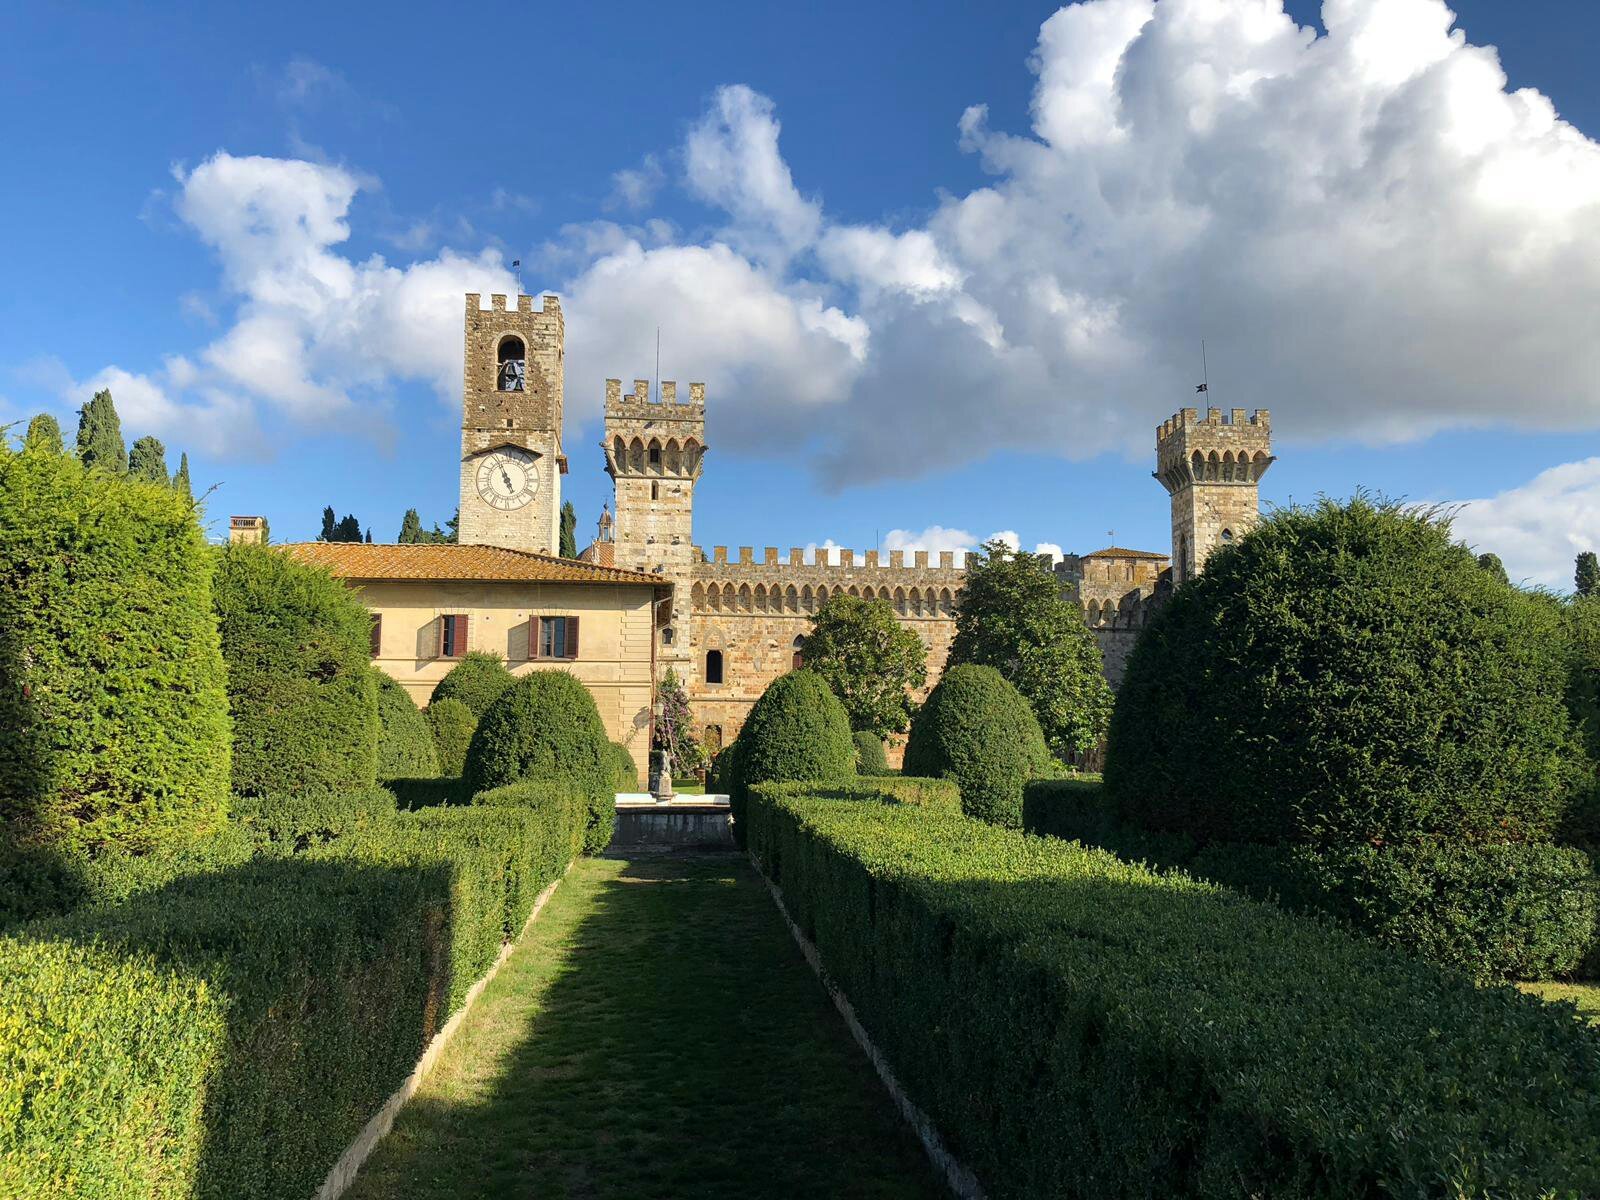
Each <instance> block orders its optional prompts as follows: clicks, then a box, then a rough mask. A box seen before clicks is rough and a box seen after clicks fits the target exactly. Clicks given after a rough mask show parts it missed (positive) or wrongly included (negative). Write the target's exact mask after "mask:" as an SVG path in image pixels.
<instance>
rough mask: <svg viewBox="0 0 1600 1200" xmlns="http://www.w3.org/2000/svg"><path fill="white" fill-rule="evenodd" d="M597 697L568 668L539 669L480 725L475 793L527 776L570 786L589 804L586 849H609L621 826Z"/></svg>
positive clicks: (470, 765)
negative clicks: (616, 824) (616, 827)
mask: <svg viewBox="0 0 1600 1200" xmlns="http://www.w3.org/2000/svg"><path fill="white" fill-rule="evenodd" d="M608 744H609V743H608V740H607V738H606V727H605V725H604V724H603V723H602V722H601V720H600V710H599V709H598V708H596V707H595V703H594V697H593V696H591V695H590V694H589V689H588V688H586V687H584V686H583V684H582V683H580V682H578V680H577V678H576V677H575V676H573V675H569V674H568V673H567V672H565V671H534V672H532V673H531V674H528V675H524V676H522V677H521V678H520V679H517V680H515V681H514V682H513V683H512V684H511V686H510V687H508V688H506V689H504V690H503V691H502V692H501V693H500V696H499V698H498V699H496V700H495V702H494V703H493V704H491V705H490V706H489V709H488V711H487V712H485V713H484V714H483V717H482V718H481V719H480V720H479V721H478V728H477V730H476V731H475V732H474V733H473V735H472V743H471V745H470V746H468V748H467V762H466V770H465V771H464V775H465V777H466V785H467V790H468V791H469V792H470V793H473V794H476V793H478V792H482V791H487V790H489V789H490V788H497V787H504V786H505V785H506V784H510V783H517V782H519V781H521V780H524V779H539V780H558V781H563V782H566V783H570V784H571V785H572V786H573V787H575V788H577V789H578V790H579V791H581V792H582V793H583V795H584V796H585V797H587V798H588V801H589V819H588V826H587V830H586V832H585V835H584V849H585V850H587V851H589V852H591V853H592V852H594V851H596V850H603V849H605V847H606V843H608V842H609V841H610V840H611V830H612V826H613V824H614V822H615V802H614V793H613V791H612V788H611V769H610V762H611V751H610V750H609V749H608Z"/></svg>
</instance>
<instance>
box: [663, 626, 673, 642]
mask: <svg viewBox="0 0 1600 1200" xmlns="http://www.w3.org/2000/svg"><path fill="white" fill-rule="evenodd" d="M661 644H662V645H663V646H670V645H672V626H671V625H666V626H663V627H662V629H661Z"/></svg>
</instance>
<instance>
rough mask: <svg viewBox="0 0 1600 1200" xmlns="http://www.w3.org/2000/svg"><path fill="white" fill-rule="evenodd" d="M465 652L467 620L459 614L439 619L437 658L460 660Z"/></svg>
mask: <svg viewBox="0 0 1600 1200" xmlns="http://www.w3.org/2000/svg"><path fill="white" fill-rule="evenodd" d="M466 652H467V618H466V616H465V615H463V614H461V613H454V614H451V615H450V616H446V617H440V618H439V657H440V658H460V657H462V656H463V655H465V654H466Z"/></svg>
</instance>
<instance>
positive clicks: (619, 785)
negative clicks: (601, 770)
mask: <svg viewBox="0 0 1600 1200" xmlns="http://www.w3.org/2000/svg"><path fill="white" fill-rule="evenodd" d="M606 745H607V746H608V747H610V749H609V750H608V751H607V752H606V763H607V766H608V767H609V768H610V773H611V790H612V791H613V792H636V791H638V790H639V764H638V763H636V762H634V761H633V754H632V752H630V751H629V749H628V748H627V747H626V746H624V745H623V744H622V743H621V742H607V743H606Z"/></svg>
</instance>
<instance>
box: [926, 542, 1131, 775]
mask: <svg viewBox="0 0 1600 1200" xmlns="http://www.w3.org/2000/svg"><path fill="white" fill-rule="evenodd" d="M962 663H975V664H977V665H979V666H988V667H994V668H995V669H996V670H997V671H999V672H1000V674H1001V675H1003V676H1005V678H1006V679H1007V680H1008V681H1009V682H1010V683H1011V684H1012V686H1014V687H1015V688H1016V689H1017V690H1018V691H1019V692H1021V693H1022V694H1023V695H1024V696H1026V697H1027V698H1028V703H1030V704H1031V705H1033V712H1034V715H1035V716H1036V717H1037V718H1038V719H1039V726H1040V728H1041V729H1043V730H1044V736H1045V741H1046V743H1047V744H1048V745H1049V747H1050V750H1051V752H1052V753H1054V754H1055V755H1056V756H1057V757H1058V758H1062V759H1067V758H1070V757H1072V756H1074V755H1080V754H1083V753H1086V752H1087V751H1089V750H1091V749H1093V748H1094V746H1095V745H1096V744H1098V742H1099V741H1100V738H1101V737H1102V736H1103V735H1104V734H1105V731H1106V724H1107V722H1108V721H1109V719H1110V716H1111V703H1112V696H1111V688H1110V686H1109V685H1108V684H1107V683H1106V678H1105V671H1104V666H1103V664H1102V662H1101V659H1100V644H1099V642H1097V641H1096V640H1095V636H1094V633H1093V632H1092V631H1091V630H1090V629H1089V627H1088V625H1087V623H1086V622H1085V621H1084V619H1083V612H1082V610H1081V609H1080V608H1079V607H1078V605H1076V604H1074V603H1072V602H1071V601H1069V600H1064V599H1063V598H1062V596H1061V591H1060V586H1059V585H1058V584H1057V583H1056V578H1055V576H1054V575H1053V574H1051V573H1050V572H1049V571H1047V570H1045V569H1043V567H1041V565H1040V563H1039V560H1038V558H1037V556H1035V555H1032V554H1023V553H1020V552H1018V551H1015V550H1012V549H1011V547H1009V546H1007V545H1006V544H1005V543H1004V542H999V541H994V542H985V543H984V545H983V550H982V553H981V555H980V556H979V561H978V562H977V563H976V564H974V565H972V566H970V567H969V568H968V569H967V577H966V581H965V583H964V584H963V585H962V589H961V597H960V601H959V603H958V605H957V607H956V636H955V640H954V641H953V642H952V643H951V645H950V659H949V665H950V666H957V665H960V664H962Z"/></svg>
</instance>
